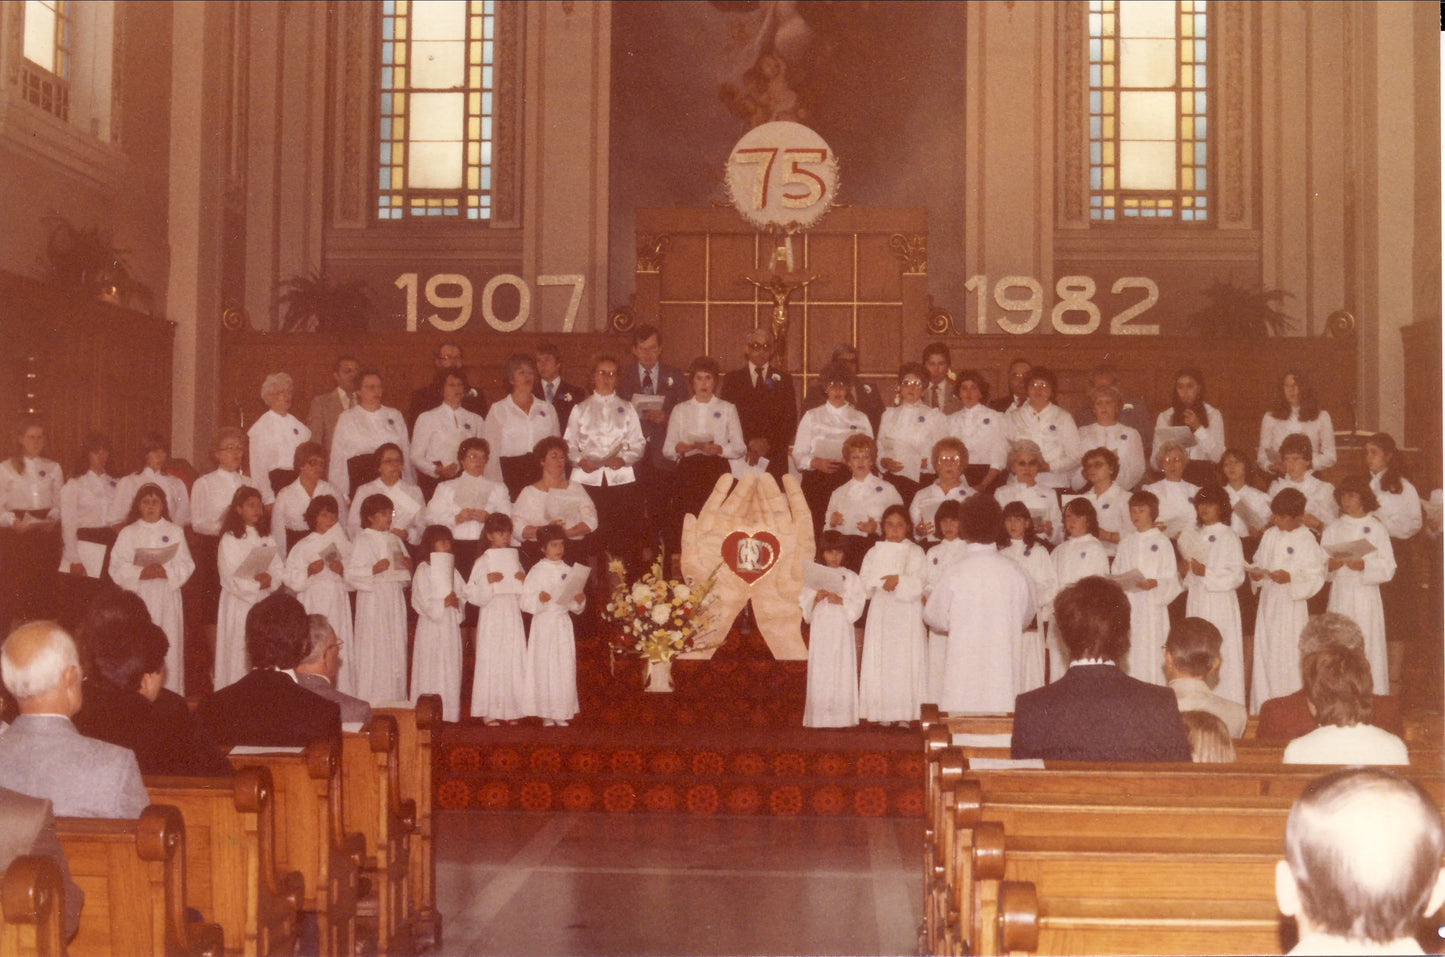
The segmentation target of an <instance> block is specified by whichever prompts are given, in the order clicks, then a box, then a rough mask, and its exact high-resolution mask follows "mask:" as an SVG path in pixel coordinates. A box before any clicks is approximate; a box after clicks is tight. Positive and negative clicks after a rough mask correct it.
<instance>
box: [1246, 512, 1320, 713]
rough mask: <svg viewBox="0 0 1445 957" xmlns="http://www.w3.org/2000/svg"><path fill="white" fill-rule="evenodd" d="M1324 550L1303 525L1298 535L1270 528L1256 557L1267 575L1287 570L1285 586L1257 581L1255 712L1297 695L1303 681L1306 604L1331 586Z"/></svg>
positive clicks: (1251, 701) (1251, 693)
mask: <svg viewBox="0 0 1445 957" xmlns="http://www.w3.org/2000/svg"><path fill="white" fill-rule="evenodd" d="M1325 561H1326V555H1325V553H1324V549H1322V548H1320V545H1319V542H1317V541H1315V537H1314V535H1313V534H1311V533H1310V530H1309V529H1308V528H1305V527H1304V526H1303V525H1301V526H1299V527H1298V528H1296V529H1294V530H1293V531H1289V532H1285V531H1281V530H1280V529H1279V528H1278V527H1273V526H1272V527H1270V528H1268V529H1266V530H1265V533H1264V535H1263V537H1261V538H1260V540H1259V548H1258V549H1257V550H1256V551H1255V553H1254V565H1255V566H1257V567H1259V568H1263V569H1265V570H1266V571H1287V572H1289V575H1290V580H1289V581H1288V582H1286V583H1284V584H1282V585H1281V584H1279V583H1277V582H1274V581H1272V580H1271V579H1270V578H1269V577H1268V576H1266V577H1264V578H1263V579H1260V580H1259V581H1254V580H1253V579H1250V581H1251V582H1252V583H1253V584H1252V587H1253V588H1254V590H1255V591H1256V592H1258V593H1259V611H1258V612H1257V613H1256V614H1255V617H1254V670H1253V678H1252V681H1251V683H1250V688H1249V710H1250V713H1251V714H1256V713H1258V712H1259V706H1260V705H1261V704H1263V703H1264V702H1266V701H1268V700H1270V699H1271V698H1279V697H1282V696H1283V695H1287V694H1294V693H1295V692H1296V691H1298V690H1299V689H1300V688H1301V686H1302V684H1303V682H1302V679H1301V678H1300V671H1299V664H1300V662H1299V633H1300V631H1301V629H1303V628H1304V626H1305V622H1306V621H1308V620H1309V616H1310V613H1309V608H1308V607H1307V605H1306V602H1308V601H1309V599H1311V598H1313V597H1314V596H1315V594H1316V593H1318V592H1319V590H1320V589H1321V588H1323V587H1324V585H1325Z"/></svg>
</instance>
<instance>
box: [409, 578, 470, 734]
mask: <svg viewBox="0 0 1445 957" xmlns="http://www.w3.org/2000/svg"><path fill="white" fill-rule="evenodd" d="M465 593H466V583H465V582H463V581H462V576H461V575H460V574H459V573H458V572H457V571H456V570H455V569H453V570H452V582H451V587H450V588H449V589H448V590H446V591H443V589H442V588H441V587H440V586H439V584H438V582H437V581H436V580H435V576H434V575H433V574H432V568H431V561H430V560H428V561H424V562H422V563H420V564H419V565H418V566H417V569H416V575H415V576H413V577H412V580H411V607H412V608H414V609H415V610H416V614H417V619H416V637H415V638H414V639H413V644H412V651H411V701H412V703H413V704H415V703H416V700H417V699H418V698H420V697H421V696H422V695H424V694H437V695H441V699H442V720H443V721H457V720H459V719H460V718H461V712H462V630H461V629H462V612H463V610H464V609H463V607H462V603H463V601H464V600H465V598H464V595H465ZM447 595H456V596H457V607H455V608H448V607H447V606H446V604H445V603H446V599H447Z"/></svg>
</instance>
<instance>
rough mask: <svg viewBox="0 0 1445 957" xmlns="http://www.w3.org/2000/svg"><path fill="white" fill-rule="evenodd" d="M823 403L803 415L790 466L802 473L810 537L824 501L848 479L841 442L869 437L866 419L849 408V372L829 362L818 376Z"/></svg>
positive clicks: (870, 430) (820, 517)
mask: <svg viewBox="0 0 1445 957" xmlns="http://www.w3.org/2000/svg"><path fill="white" fill-rule="evenodd" d="M818 382H819V384H820V385H822V387H823V394H824V397H825V401H824V402H823V404H822V405H820V406H816V407H814V408H811V409H809V410H808V411H807V412H804V413H803V417H802V418H801V419H799V420H798V432H797V434H796V435H795V436H794V438H793V464H794V465H795V466H797V468H798V471H799V472H800V473H801V474H802V483H801V484H802V486H803V497H804V498H806V499H807V500H808V510H809V511H811V512H812V513H813V534H814V535H816V534H817V533H818V532H819V531H821V530H822V527H823V520H824V519H825V518H826V516H827V511H828V498H829V496H831V495H832V494H833V490H834V489H836V488H838V487H839V486H841V485H842V484H843V483H844V482H847V481H848V479H849V478H850V474H849V472H848V469H847V467H846V466H845V465H844V463H843V442H844V441H845V440H846V439H847V438H848V437H849V436H850V435H864V436H868V437H869V438H871V437H872V436H873V426H872V424H871V423H870V422H869V421H868V416H866V415H864V414H863V413H862V412H859V411H858V409H857V408H856V407H855V406H854V405H853V402H852V395H853V373H852V372H851V371H849V369H848V367H847V366H846V365H844V364H843V363H841V362H833V363H829V364H828V365H826V366H824V367H823V370H822V371H821V372H819V373H818Z"/></svg>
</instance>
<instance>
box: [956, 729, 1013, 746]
mask: <svg viewBox="0 0 1445 957" xmlns="http://www.w3.org/2000/svg"><path fill="white" fill-rule="evenodd" d="M1012 740H1013V735H1012V734H1009V733H1008V732H1003V733H1001V734H971V733H966V732H961V733H959V734H955V735H954V736H953V744H954V746H955V747H959V748H1006V747H1008V746H1009V745H1010V743H1012Z"/></svg>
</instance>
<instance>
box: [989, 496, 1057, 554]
mask: <svg viewBox="0 0 1445 957" xmlns="http://www.w3.org/2000/svg"><path fill="white" fill-rule="evenodd" d="M993 497H994V499H996V500H997V501H998V505H999V508H1003V507H1004V506H1005V505H1007V504H1008V503H1009V502H1023V503H1024V505H1025V507H1027V508H1028V510H1029V512H1030V513H1038V514H1040V515H1043V519H1042V520H1040V519H1039V518H1038V516H1037V515H1035V517H1034V530H1035V531H1036V532H1038V535H1039V538H1041V539H1043V540H1044V541H1046V542H1048V543H1049V544H1050V545H1057V544H1058V543H1059V542H1062V541H1063V540H1064V513H1063V510H1062V509H1060V508H1059V496H1058V493H1057V492H1056V491H1054V490H1053V489H1051V488H1049V487H1047V486H1045V485H1043V484H1035V485H1022V484H1020V483H1018V482H1010V483H1009V484H1007V485H1000V486H999V487H998V488H996V489H994V490H993ZM1044 522H1048V523H1049V527H1048V531H1047V532H1045V531H1044Z"/></svg>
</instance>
